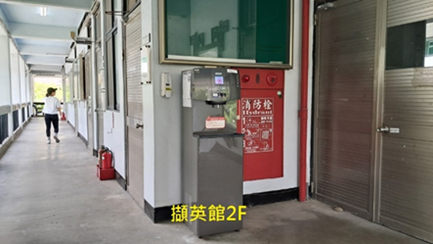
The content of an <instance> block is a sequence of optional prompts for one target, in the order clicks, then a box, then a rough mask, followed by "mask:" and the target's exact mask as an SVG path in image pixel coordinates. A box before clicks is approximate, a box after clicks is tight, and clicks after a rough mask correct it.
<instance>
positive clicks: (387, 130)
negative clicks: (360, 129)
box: [377, 126, 389, 133]
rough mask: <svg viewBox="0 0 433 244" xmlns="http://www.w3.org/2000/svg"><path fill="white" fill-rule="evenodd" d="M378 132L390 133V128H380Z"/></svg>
mask: <svg viewBox="0 0 433 244" xmlns="http://www.w3.org/2000/svg"><path fill="white" fill-rule="evenodd" d="M377 132H380V133H388V132H389V127H388V126H384V127H379V128H377Z"/></svg>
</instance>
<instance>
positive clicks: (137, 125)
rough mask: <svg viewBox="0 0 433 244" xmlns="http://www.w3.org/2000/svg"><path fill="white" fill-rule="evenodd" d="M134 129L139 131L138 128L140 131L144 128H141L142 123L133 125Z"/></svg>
mask: <svg viewBox="0 0 433 244" xmlns="http://www.w3.org/2000/svg"><path fill="white" fill-rule="evenodd" d="M135 128H136V129H139V128H142V129H143V128H144V126H143V124H142V123H136V124H135Z"/></svg>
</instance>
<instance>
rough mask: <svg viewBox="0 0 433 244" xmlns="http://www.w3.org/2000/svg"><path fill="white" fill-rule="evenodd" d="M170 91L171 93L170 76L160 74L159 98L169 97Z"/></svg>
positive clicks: (168, 74)
mask: <svg viewBox="0 0 433 244" xmlns="http://www.w3.org/2000/svg"><path fill="white" fill-rule="evenodd" d="M172 91H173V85H172V81H171V74H170V73H162V74H161V96H162V97H171V93H172Z"/></svg>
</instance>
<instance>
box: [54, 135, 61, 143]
mask: <svg viewBox="0 0 433 244" xmlns="http://www.w3.org/2000/svg"><path fill="white" fill-rule="evenodd" d="M54 140H56V143H59V142H60V140H59V138H58V137H57V135H56V136H54Z"/></svg>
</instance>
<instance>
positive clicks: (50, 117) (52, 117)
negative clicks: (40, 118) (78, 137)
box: [45, 114, 59, 137]
mask: <svg viewBox="0 0 433 244" xmlns="http://www.w3.org/2000/svg"><path fill="white" fill-rule="evenodd" d="M51 123H53V126H54V133H59V116H58V115H57V114H45V125H46V126H47V137H50V133H51Z"/></svg>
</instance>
